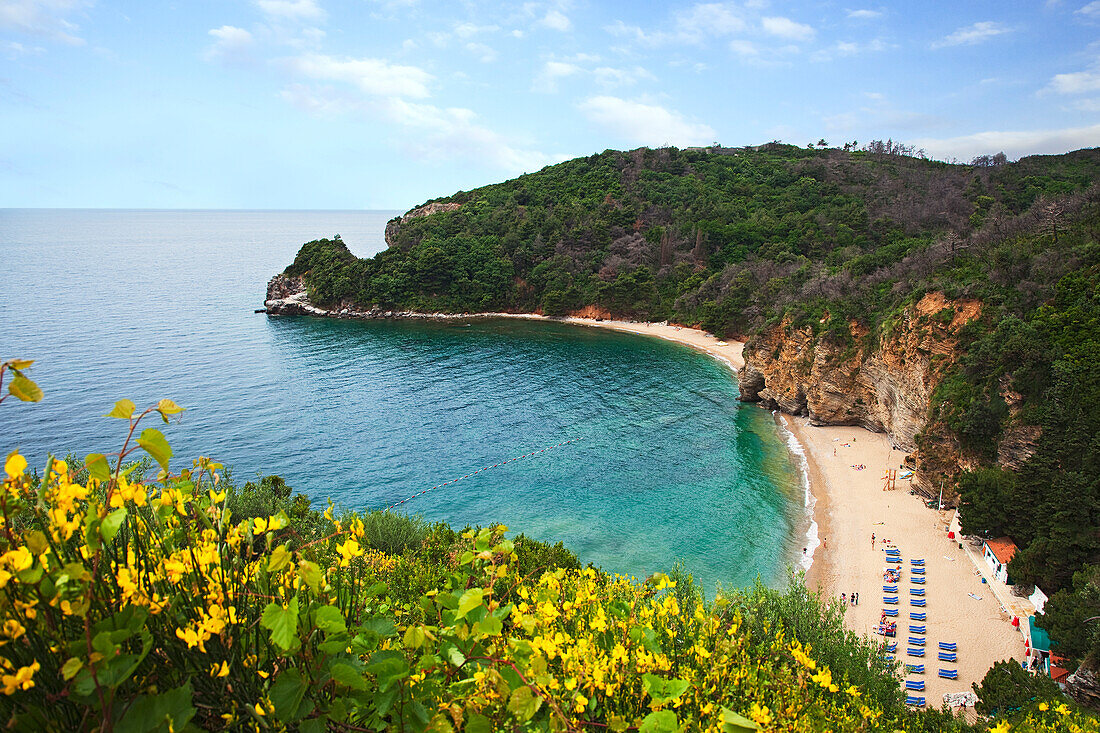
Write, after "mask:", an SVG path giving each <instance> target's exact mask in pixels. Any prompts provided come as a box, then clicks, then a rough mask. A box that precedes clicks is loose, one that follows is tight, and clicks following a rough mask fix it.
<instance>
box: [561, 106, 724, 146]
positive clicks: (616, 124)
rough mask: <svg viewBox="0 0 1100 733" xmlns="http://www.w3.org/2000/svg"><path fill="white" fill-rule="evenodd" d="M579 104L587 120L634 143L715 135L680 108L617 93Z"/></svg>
mask: <svg viewBox="0 0 1100 733" xmlns="http://www.w3.org/2000/svg"><path fill="white" fill-rule="evenodd" d="M578 108H579V109H580V111H581V113H582V114H584V116H585V117H587V118H588V119H589V120H591V121H593V122H595V123H597V124H599V125H602V126H603V127H605V128H606V129H607V130H609V131H610V132H611V133H612V134H614V135H617V136H618V137H620V138H623V139H624V140H627V141H629V142H631V143H634V144H639V145H650V146H654V145H665V144H672V145H678V146H679V145H695V144H706V143H709V142H711V141H713V140H714V138H715V137H716V136H717V135H716V133H715V131H714V128H712V127H710V126H709V125H705V124H702V123H698V122H691V121H690V120H688V119H686V118H685V117H684V116H683V115H681V114H680V113H679V112H675V111H672V110H668V109H665V108H664V107H661V106H658V105H653V104H643V103H641V102H632V101H629V100H625V99H620V98H619V97H608V96H598V97H589V98H588V99H586V100H584V101H583V102H581V104H580V105H578Z"/></svg>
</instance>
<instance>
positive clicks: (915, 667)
mask: <svg viewBox="0 0 1100 733" xmlns="http://www.w3.org/2000/svg"><path fill="white" fill-rule="evenodd" d="M940 671H941V672H942V671H943V670H942V669H941V670H940ZM905 672H906V674H924V665H923V664H906V665H905Z"/></svg>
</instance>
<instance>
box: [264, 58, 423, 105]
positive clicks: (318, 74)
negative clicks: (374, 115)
mask: <svg viewBox="0 0 1100 733" xmlns="http://www.w3.org/2000/svg"><path fill="white" fill-rule="evenodd" d="M285 64H286V65H287V66H288V67H289V68H290V70H291V71H293V72H294V73H296V74H298V75H299V76H304V77H308V78H311V79H318V80H321V81H340V82H345V83H348V84H352V85H354V86H356V87H358V88H359V90H360V91H362V92H364V93H366V94H369V95H373V96H388V97H414V98H423V97H427V96H428V84H429V82H431V80H432V78H433V77H432V75H431V74H429V73H428V72H426V71H424V70H423V69H419V68H417V67H415V66H399V65H397V64H391V63H390V62H388V61H386V60H385V59H370V58H362V59H356V58H350V57H345V58H337V57H335V56H326V55H323V54H304V55H302V56H297V57H294V58H290V59H286V60H285Z"/></svg>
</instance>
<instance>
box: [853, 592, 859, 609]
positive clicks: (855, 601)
mask: <svg viewBox="0 0 1100 733" xmlns="http://www.w3.org/2000/svg"><path fill="white" fill-rule="evenodd" d="M852 605H853V606H858V605H859V593H853V594H852Z"/></svg>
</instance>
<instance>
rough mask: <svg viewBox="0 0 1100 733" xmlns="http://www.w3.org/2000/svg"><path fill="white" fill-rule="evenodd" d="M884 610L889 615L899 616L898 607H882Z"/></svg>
mask: <svg viewBox="0 0 1100 733" xmlns="http://www.w3.org/2000/svg"><path fill="white" fill-rule="evenodd" d="M882 612H883V613H884V614H886V615H887V616H897V615H898V609H896V608H884V609H882Z"/></svg>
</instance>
